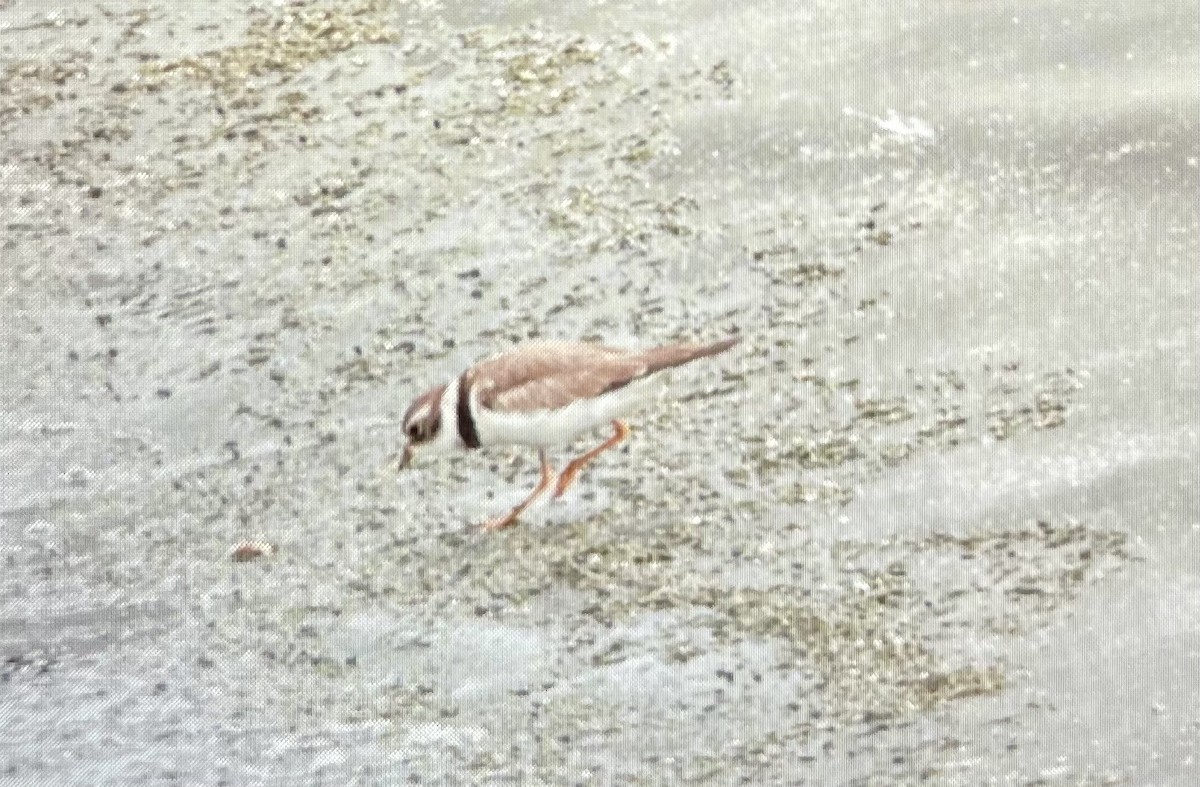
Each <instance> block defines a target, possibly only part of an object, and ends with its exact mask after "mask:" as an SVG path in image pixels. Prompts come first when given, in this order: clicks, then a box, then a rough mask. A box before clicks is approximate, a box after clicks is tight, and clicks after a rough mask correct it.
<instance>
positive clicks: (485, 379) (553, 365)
mask: <svg viewBox="0 0 1200 787" xmlns="http://www.w3.org/2000/svg"><path fill="white" fill-rule="evenodd" d="M737 342H738V339H736V338H733V339H725V340H723V341H720V342H715V343H713V344H670V345H664V346H662V347H654V348H651V349H648V350H621V349H617V348H613V347H605V346H604V345H600V344H590V343H587V342H558V341H536V342H528V343H526V344H523V345H520V346H519V347H516V348H514V349H512V350H510V351H508V352H506V353H502V354H500V355H497V356H495V357H493V358H490V359H488V360H485V361H483V362H481V363H479V364H477V365H476V366H475V367H474V368H473V369H472V370H471V371H469V372H468V373H467V375H468V379H467V380H466V382H467V386H468V388H473V389H474V391H475V392H477V394H478V396H479V402H480V404H482V405H483V406H484V407H486V408H488V409H490V410H497V411H527V410H555V409H558V408H560V407H565V406H566V405H568V404H570V403H571V402H573V401H575V400H576V399H582V398H588V397H593V396H599V395H600V394H602V393H605V392H607V391H614V390H617V389H618V388H622V387H624V386H626V385H628V384H629V383H631V382H633V381H634V380H637V379H640V378H642V377H646V376H647V375H650V374H654V373H655V372H659V371H662V370H663V369H669V368H671V367H674V366H679V365H681V364H685V363H687V362H689V361H693V360H696V359H697V358H704V357H707V356H710V355H716V354H717V353H720V352H724V351H725V350H728V349H729V348H730V347H732V346H733V345H735V344H737Z"/></svg>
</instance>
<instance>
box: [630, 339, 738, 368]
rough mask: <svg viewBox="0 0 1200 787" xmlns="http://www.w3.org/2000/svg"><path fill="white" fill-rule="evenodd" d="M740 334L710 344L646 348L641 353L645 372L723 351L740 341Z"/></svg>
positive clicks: (679, 364)
mask: <svg viewBox="0 0 1200 787" xmlns="http://www.w3.org/2000/svg"><path fill="white" fill-rule="evenodd" d="M741 340H742V339H741V337H740V336H732V337H730V338H728V339H722V340H721V341H719V342H713V343H712V344H667V345H664V346H662V347H655V348H653V349H650V350H647V351H646V352H645V354H644V355H643V359H644V360H645V362H646V374H654V373H655V372H661V371H662V370H663V369H670V368H672V367H675V366H682V365H683V364H685V363H690V362H691V361H694V360H696V359H698V358H707V357H709V356H710V355H716V354H718V353H723V352H725V351H726V350H728V349H729V348H730V347H733V346H734V345H735V344H737V343H738V342H740V341H741Z"/></svg>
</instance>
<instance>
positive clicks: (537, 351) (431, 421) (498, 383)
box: [400, 336, 740, 531]
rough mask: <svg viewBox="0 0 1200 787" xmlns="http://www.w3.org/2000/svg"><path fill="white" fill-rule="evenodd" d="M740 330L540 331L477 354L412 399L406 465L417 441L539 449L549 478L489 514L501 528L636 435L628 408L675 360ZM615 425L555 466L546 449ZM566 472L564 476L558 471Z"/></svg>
mask: <svg viewBox="0 0 1200 787" xmlns="http://www.w3.org/2000/svg"><path fill="white" fill-rule="evenodd" d="M739 341H740V337H737V336H734V337H730V338H726V339H722V340H720V341H715V342H711V343H690V342H676V343H672V344H664V345H661V346H657V347H650V348H646V349H620V348H615V347H609V346H606V345H604V344H601V343H598V342H585V341H565V340H546V339H542V340H532V341H527V342H524V343H522V344H518V345H516V346H515V347H512V348H511V349H509V350H507V351H504V352H501V353H499V354H497V355H493V356H491V357H489V358H485V359H483V360H481V361H478V362H477V363H475V364H474V365H473V366H471V367H469V368H468V369H466V370H465V371H464V372H463V373H462V374H460V375H459V376H458V377H456V378H454V379H452V380H450V381H448V382H445V383H442V384H441V385H436V386H434V387H432V388H430V389H429V390H427V391H425V392H424V393H422V394H421V395H419V396H417V397H416V398H415V399H413V401H412V404H411V405H409V407H408V410H407V411H406V412H405V413H404V418H403V421H402V424H403V429H404V436H405V445H404V450H403V453H402V455H401V459H400V469H401V470H403V469H405V468H407V467H409V466H410V465H411V463H412V461H413V458H414V457H415V456H416V454H417V452H418V451H421V452H427V453H455V452H462V451H471V450H475V449H479V448H485V447H488V446H500V445H524V446H531V447H534V448H537V449H538V459H539V461H540V463H541V478H540V480H539V481H538V484H537V486H536V487H534V489H533V491H532V492H531V493H530V494H529V496H528V497H526V498H525V499H524V500H522V501H521V502H520V503H518V504H517V505H516V506H514V507H513V509H512V510H511V511H509V512H508V513H507V514H504V515H503V516H498V517H494V518H491V519H488V520H486V521H485V522H483V524H482V527H483V529H484V530H488V531H494V530H502V529H504V528H507V527H510V526H512V525H513V524H515V523H516V522H517V520H518V518H519V517H520V515H521V514H522V513H523V512H524V511H525V510H526V509H527V508H528V507H529V506H530V504H532V503H533V502H534V501H535V500H537V499H538V498H539V497H540V496H541V495H542V494H543V493H544V492H545V491H546V490H547V489H548V488H549V487H550V485H551V484H552V483H553V484H554V485H555V487H554V493H553V498H559V497H561V496H562V494H563V493H564V492H565V491H566V490H567V488H568V487H569V486H570V485H571V484H572V483H573V482H574V481H575V479H576V477H577V476H578V475H579V472H580V471H581V470H582V469H583V468H584V467H585V466H586V465H587V464H588V463H590V462H591V461H592V460H594V459H595V458H596V457H598V456H599V455H600V454H602V453H604V452H605V451H608V450H610V449H612V448H615V447H616V446H618V445H620V444H621V443H622V442H624V441H625V440H626V439H628V437H629V435H630V429H629V426H628V424H627V423H626V422H625V420H624V418H625V417H626V416H628V415H630V414H632V413H633V412H634V411H636V410H638V409H641V408H642V407H643V406H645V405H647V404H649V403H650V402H651V401H652V400H654V399H655V398H656V394H658V393H660V392H661V391H662V390H663V386H662V384H661V383H662V380H661V377H660V375H659V373H660V372H663V371H665V370H667V369H671V368H674V367H676V366H681V365H683V364H685V363H690V362H691V361H695V360H698V359H700V358H707V357H710V356H713V355H717V354H718V353H723V352H725V351H726V350H728V349H730V348H731V347H733V346H734V345H736V344H737V343H738V342H739ZM605 426H608V427H610V428H611V429H612V434H611V435H610V436H609V437H608V438H607V439H606V440H604V441H603V442H602V443H600V444H599V445H598V446H596V447H595V448H592V449H591V450H589V451H586V452H585V453H583V454H581V455H579V456H577V457H576V458H574V459H573V460H571V461H570V462H569V463H568V464H567V465H566V466H565V467H564V468H563V470H562V472H561V473H556V472H555V470H554V468H553V467H552V466H551V464H550V461H549V459H548V458H547V449H549V448H552V447H555V446H562V445H566V444H568V443H570V442H572V441H573V440H574V439H575V438H576V437H578V436H579V435H581V434H584V433H586V432H591V431H595V430H597V429H599V428H601V427H605ZM556 479H557V480H556Z"/></svg>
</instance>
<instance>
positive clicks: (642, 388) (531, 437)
mask: <svg viewBox="0 0 1200 787" xmlns="http://www.w3.org/2000/svg"><path fill="white" fill-rule="evenodd" d="M663 390H664V388H663V384H662V381H660V380H654V379H653V378H651V379H647V380H642V381H639V382H636V383H631V384H629V385H627V386H625V387H624V388H619V389H617V390H616V391H612V392H611V393H606V394H601V395H600V396H597V397H596V398H594V399H580V400H578V401H576V402H572V403H571V404H569V405H567V406H566V407H563V408H560V409H558V410H533V411H530V412H526V413H516V412H495V411H492V410H488V409H486V408H483V407H479V406H478V404H477V403H475V402H473V403H472V404H475V405H476V406H475V407H473V408H472V409H473V410H474V412H475V428H476V429H477V430H478V432H479V442H480V443H482V444H483V446H484V447H487V446H491V445H505V444H516V445H532V446H536V447H538V448H547V447H550V446H555V445H565V444H567V443H569V442H571V441H572V440H574V439H575V438H576V437H578V436H579V435H581V434H583V433H584V432H590V431H592V430H593V429H596V428H598V427H602V426H607V425H608V424H609V423H611V422H612V421H613V419H616V418H622V417H624V416H626V415H629V414H630V413H633V412H635V411H637V410H639V409H641V408H642V407H644V406H646V405H648V404H650V403H652V402H653V401H654V400H655V399H656V398H657V395H659V394H661V393H662V391H663Z"/></svg>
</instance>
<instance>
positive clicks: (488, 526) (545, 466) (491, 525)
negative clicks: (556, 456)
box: [483, 449, 554, 530]
mask: <svg viewBox="0 0 1200 787" xmlns="http://www.w3.org/2000/svg"><path fill="white" fill-rule="evenodd" d="M538 458H539V459H541V460H542V480H541V481H538V485H537V486H536V487H534V490H533V491H532V492H530V493H529V497H527V498H525V499H524V500H522V501H521V503H520V504H519V505H517V507H516V508H514V509H513V510H512V511H509V512H508V513H507V514H505V515H504V516H502V517H497V518H495V519H489V520H488V521H486V522H484V523H483V529H484V530H503V529H504V528H506V527H511V526H512V525H513V523H514V522H516V521H517V517H519V516H520V515H521V512H522V511H524V510H525V509H526V508H529V504H530V503H532V502H533V501H534V500H537V499H538V496H539V495H541V494H542V492H545V491H546V487H548V486H550V482H551V481H553V480H554V468H553V467H551V466H550V463H549V462H547V461H546V450H545V449H542V450H540V451H538Z"/></svg>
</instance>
